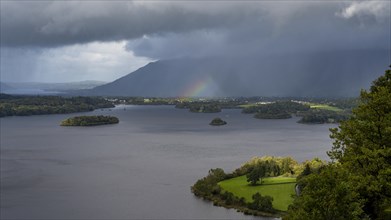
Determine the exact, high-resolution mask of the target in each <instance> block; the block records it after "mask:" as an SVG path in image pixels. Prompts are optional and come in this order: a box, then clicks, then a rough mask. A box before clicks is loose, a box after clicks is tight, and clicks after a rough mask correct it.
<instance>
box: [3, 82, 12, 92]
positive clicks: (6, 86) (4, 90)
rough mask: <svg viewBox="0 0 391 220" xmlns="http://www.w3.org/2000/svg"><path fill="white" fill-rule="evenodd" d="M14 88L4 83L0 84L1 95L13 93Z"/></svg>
mask: <svg viewBox="0 0 391 220" xmlns="http://www.w3.org/2000/svg"><path fill="white" fill-rule="evenodd" d="M13 89H14V88H13V87H11V86H9V85H7V84H5V83H3V82H0V93H7V92H9V91H12V90H13Z"/></svg>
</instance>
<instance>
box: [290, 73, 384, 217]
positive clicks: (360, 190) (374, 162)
mask: <svg viewBox="0 0 391 220" xmlns="http://www.w3.org/2000/svg"><path fill="white" fill-rule="evenodd" d="M330 136H331V138H333V139H334V143H333V147H332V149H331V151H329V152H328V155H329V157H330V158H331V159H332V161H333V162H334V163H333V164H329V165H327V166H325V167H323V168H322V169H321V170H319V172H316V173H312V174H310V175H308V176H306V177H303V178H302V179H300V180H299V183H298V184H299V185H300V186H301V188H302V191H301V195H300V196H298V197H296V198H295V201H294V203H293V205H292V206H290V207H289V210H288V215H287V216H286V217H285V219H363V218H370V219H387V218H388V217H389V214H387V210H389V209H390V208H391V70H390V69H389V70H387V71H386V73H385V75H383V76H381V77H379V78H378V79H377V80H375V81H374V82H373V84H372V86H371V88H370V90H369V91H364V90H363V91H361V95H360V104H359V106H358V107H357V108H355V109H353V112H352V117H351V118H350V119H348V120H346V121H343V122H341V124H340V126H339V127H338V128H335V129H331V135H330ZM387 216H388V217H387Z"/></svg>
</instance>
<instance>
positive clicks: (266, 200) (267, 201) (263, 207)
mask: <svg viewBox="0 0 391 220" xmlns="http://www.w3.org/2000/svg"><path fill="white" fill-rule="evenodd" d="M252 199H253V201H252V202H251V203H250V204H249V205H248V206H249V208H250V209H254V210H258V211H266V212H273V211H274V209H273V205H272V203H273V198H272V197H271V196H262V195H261V194H260V193H258V192H257V193H255V194H254V195H253V196H252Z"/></svg>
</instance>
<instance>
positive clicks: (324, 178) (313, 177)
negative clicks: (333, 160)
mask: <svg viewBox="0 0 391 220" xmlns="http://www.w3.org/2000/svg"><path fill="white" fill-rule="evenodd" d="M350 176H351V174H350V173H349V172H347V171H346V170H343V169H341V167H339V166H337V165H328V166H326V167H324V168H323V169H322V171H321V172H320V173H319V174H318V173H312V174H310V175H308V176H306V177H303V178H302V179H300V180H299V182H298V184H299V186H302V191H301V195H300V196H298V197H296V199H295V200H294V203H293V204H292V205H291V206H289V209H288V215H287V216H285V217H284V219H285V220H296V219H297V220H307V219H308V220H312V219H324V220H329V219H335V220H339V219H341V220H343V219H351V220H353V219H361V218H360V217H361V216H362V213H363V211H362V209H361V206H362V200H361V199H359V195H358V193H357V192H355V191H354V190H353V189H354V187H353V185H352V184H351V183H349V182H348V181H347V180H348V179H349V178H350Z"/></svg>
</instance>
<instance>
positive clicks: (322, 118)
mask: <svg viewBox="0 0 391 220" xmlns="http://www.w3.org/2000/svg"><path fill="white" fill-rule="evenodd" d="M350 115H351V113H350V112H346V111H333V110H325V109H317V108H315V109H311V110H309V111H306V112H300V113H299V114H298V116H302V118H301V119H300V120H299V121H298V122H299V123H307V124H324V123H338V122H341V121H344V120H347V119H349V117H350Z"/></svg>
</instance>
